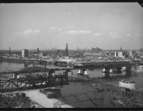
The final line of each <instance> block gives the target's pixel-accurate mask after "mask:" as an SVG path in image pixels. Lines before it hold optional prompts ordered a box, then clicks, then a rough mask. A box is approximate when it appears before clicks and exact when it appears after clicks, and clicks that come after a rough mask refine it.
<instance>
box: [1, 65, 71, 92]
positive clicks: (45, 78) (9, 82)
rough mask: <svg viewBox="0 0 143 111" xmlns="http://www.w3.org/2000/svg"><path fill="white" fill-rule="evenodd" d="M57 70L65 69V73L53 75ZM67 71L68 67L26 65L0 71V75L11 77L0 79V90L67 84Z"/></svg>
mask: <svg viewBox="0 0 143 111" xmlns="http://www.w3.org/2000/svg"><path fill="white" fill-rule="evenodd" d="M59 70H66V71H65V73H62V74H58V75H55V74H54V72H55V71H59ZM68 71H70V69H69V68H42V67H28V68H24V69H21V70H19V71H13V72H1V73H0V74H1V75H2V74H12V76H13V77H11V78H10V77H9V78H8V79H0V92H1V93H4V92H13V91H21V90H29V89H39V88H47V87H55V86H63V85H68V84H69V81H68ZM41 72H42V74H41ZM36 73H38V74H36ZM27 74H28V75H27ZM20 75H23V76H20ZM24 75H25V76H24Z"/></svg>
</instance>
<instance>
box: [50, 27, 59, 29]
mask: <svg viewBox="0 0 143 111" xmlns="http://www.w3.org/2000/svg"><path fill="white" fill-rule="evenodd" d="M49 29H50V30H61V28H57V27H50V28H49Z"/></svg>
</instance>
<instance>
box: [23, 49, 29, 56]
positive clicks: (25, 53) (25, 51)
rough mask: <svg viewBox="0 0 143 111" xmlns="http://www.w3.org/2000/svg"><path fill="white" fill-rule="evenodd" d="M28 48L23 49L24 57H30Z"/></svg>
mask: <svg viewBox="0 0 143 111" xmlns="http://www.w3.org/2000/svg"><path fill="white" fill-rule="evenodd" d="M28 56H29V55H28V50H27V49H23V50H22V57H28Z"/></svg>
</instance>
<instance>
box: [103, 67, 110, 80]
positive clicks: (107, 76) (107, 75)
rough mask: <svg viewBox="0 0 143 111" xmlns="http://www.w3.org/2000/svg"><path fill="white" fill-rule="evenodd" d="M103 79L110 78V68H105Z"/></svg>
mask: <svg viewBox="0 0 143 111" xmlns="http://www.w3.org/2000/svg"><path fill="white" fill-rule="evenodd" d="M104 73H105V78H109V77H110V68H105V71H104Z"/></svg>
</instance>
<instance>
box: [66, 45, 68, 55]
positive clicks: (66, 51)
mask: <svg viewBox="0 0 143 111" xmlns="http://www.w3.org/2000/svg"><path fill="white" fill-rule="evenodd" d="M66 56H68V44H67V43H66Z"/></svg>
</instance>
